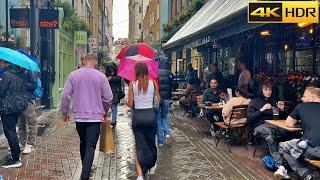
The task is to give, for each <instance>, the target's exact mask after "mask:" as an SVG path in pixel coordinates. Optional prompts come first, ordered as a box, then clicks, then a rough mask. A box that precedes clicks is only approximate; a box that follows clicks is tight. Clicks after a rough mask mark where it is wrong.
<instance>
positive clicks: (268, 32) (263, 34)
mask: <svg viewBox="0 0 320 180" xmlns="http://www.w3.org/2000/svg"><path fill="white" fill-rule="evenodd" d="M260 35H261V36H270V35H271V33H270V31H268V30H265V31H261V32H260Z"/></svg>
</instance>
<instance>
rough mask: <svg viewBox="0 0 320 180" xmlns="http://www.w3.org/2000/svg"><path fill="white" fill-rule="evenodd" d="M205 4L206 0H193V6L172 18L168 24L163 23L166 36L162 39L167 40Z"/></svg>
mask: <svg viewBox="0 0 320 180" xmlns="http://www.w3.org/2000/svg"><path fill="white" fill-rule="evenodd" d="M204 4H205V0H192V2H191V6H189V7H188V8H186V9H184V10H183V11H182V12H181V13H180V15H179V16H177V17H175V18H174V19H172V20H170V21H169V22H168V23H167V24H164V25H163V32H164V33H165V34H164V37H163V38H162V40H161V41H163V42H166V41H168V40H169V39H170V38H171V37H172V36H173V33H175V32H176V31H178V30H179V29H180V28H181V27H182V25H184V24H185V23H186V22H187V21H188V20H189V19H190V18H191V17H192V16H193V15H194V14H196V12H197V11H198V10H199V9H200V8H201V7H202V6H203V5H204Z"/></svg>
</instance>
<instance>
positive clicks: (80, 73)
mask: <svg viewBox="0 0 320 180" xmlns="http://www.w3.org/2000/svg"><path fill="white" fill-rule="evenodd" d="M85 63H86V64H85V66H84V67H82V68H80V69H78V70H76V71H74V72H72V73H71V74H70V75H69V77H68V79H67V82H66V84H65V87H64V91H63V95H62V100H61V111H62V114H63V120H64V121H65V122H68V121H69V120H70V119H69V116H68V108H69V104H70V101H71V97H72V98H73V99H72V102H73V104H72V106H73V108H72V109H73V113H74V120H75V122H76V129H77V132H78V135H79V137H80V156H81V162H82V172H81V180H87V179H89V177H90V172H91V166H92V163H93V159H94V152H95V149H96V145H97V142H98V138H99V135H100V124H101V122H105V121H106V120H107V118H106V114H107V112H108V110H109V108H110V107H111V103H112V98H113V97H112V91H111V88H110V85H109V82H108V79H107V78H106V76H105V75H104V74H103V73H101V72H99V71H98V70H96V69H95V67H96V66H97V64H98V58H97V56H96V55H95V54H92V53H89V54H87V55H86V57H85Z"/></svg>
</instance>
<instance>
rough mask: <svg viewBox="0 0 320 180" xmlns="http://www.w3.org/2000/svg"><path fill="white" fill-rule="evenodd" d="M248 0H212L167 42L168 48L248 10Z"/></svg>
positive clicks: (165, 47)
mask: <svg viewBox="0 0 320 180" xmlns="http://www.w3.org/2000/svg"><path fill="white" fill-rule="evenodd" d="M247 6H248V0H210V1H209V2H207V3H206V4H205V5H204V6H203V7H202V8H201V9H200V10H199V11H198V12H197V13H196V14H195V15H194V16H193V17H192V18H190V20H189V21H188V22H187V23H186V24H185V25H184V26H183V27H182V28H181V29H180V30H179V31H178V32H177V33H176V34H175V35H174V36H173V37H172V38H171V39H170V40H169V41H168V42H167V43H165V44H164V46H163V48H164V49H167V48H170V47H174V46H176V45H179V43H180V42H181V41H183V40H186V39H188V38H191V37H192V36H195V35H198V34H199V33H201V32H202V31H203V30H205V29H206V28H208V27H211V26H213V25H214V24H216V23H218V22H219V21H222V20H223V19H225V18H227V17H228V16H230V15H233V14H235V13H238V12H242V11H246V9H247Z"/></svg>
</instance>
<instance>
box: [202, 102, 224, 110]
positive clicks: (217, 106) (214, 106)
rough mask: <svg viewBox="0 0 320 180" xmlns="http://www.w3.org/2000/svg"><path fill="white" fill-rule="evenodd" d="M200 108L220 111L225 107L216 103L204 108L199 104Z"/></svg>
mask: <svg viewBox="0 0 320 180" xmlns="http://www.w3.org/2000/svg"><path fill="white" fill-rule="evenodd" d="M200 106H201V107H202V108H205V109H212V110H221V109H223V108H224V106H225V105H220V104H218V103H213V104H212V105H211V106H206V105H204V104H201V105H200Z"/></svg>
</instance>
